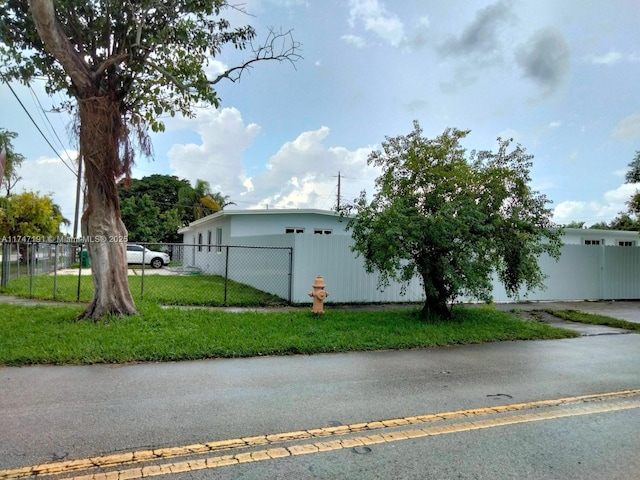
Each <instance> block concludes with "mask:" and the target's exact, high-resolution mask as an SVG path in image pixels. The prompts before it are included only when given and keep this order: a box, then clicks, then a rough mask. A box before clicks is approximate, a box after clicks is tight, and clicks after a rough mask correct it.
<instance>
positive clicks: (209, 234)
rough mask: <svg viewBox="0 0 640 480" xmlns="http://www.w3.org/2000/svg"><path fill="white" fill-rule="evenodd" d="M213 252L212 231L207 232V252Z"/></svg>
mask: <svg viewBox="0 0 640 480" xmlns="http://www.w3.org/2000/svg"><path fill="white" fill-rule="evenodd" d="M210 251H211V230H207V252H210Z"/></svg>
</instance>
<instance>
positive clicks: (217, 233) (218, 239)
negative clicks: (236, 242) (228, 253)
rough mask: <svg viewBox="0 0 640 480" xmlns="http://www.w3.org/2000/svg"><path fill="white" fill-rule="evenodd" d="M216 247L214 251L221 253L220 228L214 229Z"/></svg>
mask: <svg viewBox="0 0 640 480" xmlns="http://www.w3.org/2000/svg"><path fill="white" fill-rule="evenodd" d="M216 245H218V248H217V249H216V251H217V252H218V253H221V252H222V229H221V228H216Z"/></svg>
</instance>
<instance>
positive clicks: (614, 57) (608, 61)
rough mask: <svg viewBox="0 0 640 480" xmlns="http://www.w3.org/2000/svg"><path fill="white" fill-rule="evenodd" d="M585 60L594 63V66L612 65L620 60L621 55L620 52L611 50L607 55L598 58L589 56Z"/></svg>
mask: <svg viewBox="0 0 640 480" xmlns="http://www.w3.org/2000/svg"><path fill="white" fill-rule="evenodd" d="M587 60H588V61H590V62H591V63H595V64H596V65H613V64H615V63H618V62H620V61H621V60H622V54H621V53H620V52H616V51H614V50H611V51H610V52H608V53H605V54H604V55H600V56H589V57H587Z"/></svg>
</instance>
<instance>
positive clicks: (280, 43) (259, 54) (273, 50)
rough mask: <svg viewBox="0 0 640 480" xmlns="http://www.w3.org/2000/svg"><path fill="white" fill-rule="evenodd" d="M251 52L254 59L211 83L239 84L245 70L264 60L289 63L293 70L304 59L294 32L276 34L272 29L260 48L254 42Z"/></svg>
mask: <svg viewBox="0 0 640 480" xmlns="http://www.w3.org/2000/svg"><path fill="white" fill-rule="evenodd" d="M251 50H252V51H253V53H254V57H253V58H251V59H250V60H247V61H246V62H244V63H243V64H241V65H238V66H235V67H232V68H230V69H229V70H226V71H225V72H222V73H221V74H219V75H218V76H217V77H216V78H214V79H213V80H210V81H209V83H210V84H211V85H215V84H217V83H218V82H220V81H221V80H222V79H224V78H226V79H228V80H231V81H232V82H237V81H239V80H240V77H241V76H242V73H243V72H244V71H245V70H247V69H249V68H252V66H253V64H254V63H256V62H260V61H262V60H277V61H278V62H282V61H288V62H290V63H291V64H292V65H293V68H295V62H297V61H298V60H300V59H301V58H303V57H302V55H300V54H299V53H298V51H299V50H300V42H296V41H295V40H294V39H293V34H292V30H289V31H287V32H282V31H280V32H276V31H275V30H273V29H270V30H269V35H268V36H267V38H266V40H265V42H264V43H263V44H262V45H261V46H259V47H254V46H253V42H252V44H251Z"/></svg>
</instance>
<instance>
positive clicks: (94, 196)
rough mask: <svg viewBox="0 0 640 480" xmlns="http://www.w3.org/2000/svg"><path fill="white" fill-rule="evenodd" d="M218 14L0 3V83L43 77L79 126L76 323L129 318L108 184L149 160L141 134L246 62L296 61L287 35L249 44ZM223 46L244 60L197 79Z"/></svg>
mask: <svg viewBox="0 0 640 480" xmlns="http://www.w3.org/2000/svg"><path fill="white" fill-rule="evenodd" d="M226 8H229V4H227V2H226V1H225V0H163V1H158V0H137V1H135V2H132V1H129V0H55V1H54V0H30V1H29V0H0V18H1V19H2V21H1V22H0V41H1V42H2V45H0V59H1V60H2V64H3V66H2V70H3V72H4V73H3V74H4V76H5V78H8V79H10V80H13V79H19V80H21V81H24V82H29V81H31V80H32V79H33V78H35V77H42V76H43V77H45V78H46V81H47V83H46V87H47V90H48V91H49V92H64V93H66V94H67V95H68V96H69V97H70V102H69V104H68V105H67V106H69V107H70V108H73V109H76V112H77V115H78V118H79V143H80V153H81V156H82V159H83V163H84V172H85V184H86V193H85V210H84V212H83V215H82V233H83V235H84V236H85V237H86V238H87V239H88V240H89V243H88V250H89V255H90V257H91V268H92V276H93V283H94V296H93V299H92V301H91V303H90V305H89V306H88V308H87V309H86V310H85V311H84V312H83V313H82V314H81V318H92V319H98V318H100V317H102V316H103V315H105V314H107V313H116V314H123V315H127V314H134V313H136V307H135V304H134V302H133V299H132V297H131V293H130V291H129V285H128V281H127V265H126V256H125V255H126V248H125V242H126V238H127V231H126V228H125V226H124V224H123V222H122V220H121V218H120V206H119V201H118V193H117V187H116V181H117V179H118V178H120V177H122V176H126V175H128V173H129V171H130V167H131V164H132V161H133V153H134V150H135V149H136V147H137V149H138V150H139V151H141V152H143V153H150V145H149V140H148V136H147V129H148V127H151V128H152V129H153V130H154V131H158V130H163V125H162V123H161V121H160V120H159V118H160V116H161V115H162V114H165V113H166V114H170V115H174V114H176V113H180V114H182V115H185V116H193V115H194V111H195V109H194V107H195V106H196V104H198V103H202V102H205V103H208V104H212V105H214V106H217V105H218V96H217V92H216V90H215V89H214V86H215V84H217V83H218V82H219V81H221V80H222V79H225V78H226V79H230V80H232V81H235V80H238V79H239V78H240V75H241V74H242V72H243V71H244V70H245V69H246V68H249V67H250V66H251V65H252V64H253V63H254V62H256V61H261V60H280V61H282V60H287V61H295V60H296V59H297V58H298V45H297V43H295V42H294V41H293V39H292V38H291V36H290V33H289V32H285V33H278V32H274V31H272V32H271V33H270V35H269V36H268V37H267V39H266V40H265V42H264V43H262V44H261V45H259V46H254V45H253V43H252V42H253V40H254V39H255V36H256V33H255V31H254V29H253V28H252V27H251V26H241V27H238V28H234V27H232V26H231V25H230V22H229V21H227V20H226V19H225V18H223V17H221V16H220V15H221V13H222V11H223V10H225V9H226ZM229 44H230V45H232V46H233V47H235V48H236V49H241V50H243V49H248V51H249V52H250V53H249V54H248V59H247V60H246V61H245V62H242V63H241V64H240V65H238V66H235V67H232V68H230V69H229V70H227V71H225V72H223V73H221V74H219V75H217V76H215V77H210V76H207V73H206V70H205V69H206V67H207V65H208V64H209V62H210V61H211V60H212V59H213V58H214V57H216V56H218V55H219V54H220V53H221V51H222V49H223V47H225V46H226V45H229Z"/></svg>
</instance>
